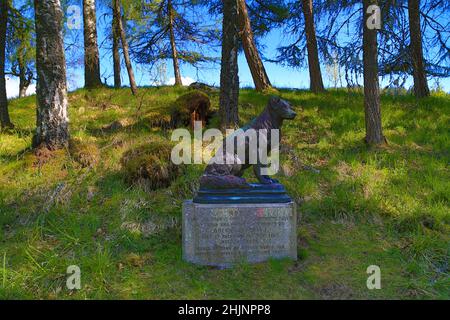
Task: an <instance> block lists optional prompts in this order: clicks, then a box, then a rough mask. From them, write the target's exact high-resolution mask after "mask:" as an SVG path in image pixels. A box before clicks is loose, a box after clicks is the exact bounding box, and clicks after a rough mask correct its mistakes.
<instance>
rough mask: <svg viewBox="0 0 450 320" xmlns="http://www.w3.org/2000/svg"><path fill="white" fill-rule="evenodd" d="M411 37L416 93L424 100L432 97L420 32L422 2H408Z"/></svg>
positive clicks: (411, 0) (410, 0)
mask: <svg viewBox="0 0 450 320" xmlns="http://www.w3.org/2000/svg"><path fill="white" fill-rule="evenodd" d="M408 15H409V36H410V38H411V58H412V64H413V76H414V93H415V95H416V97H418V98H423V97H427V96H429V95H430V89H429V88H428V83H427V76H426V73H425V66H424V62H423V50H422V31H421V30H420V0H408Z"/></svg>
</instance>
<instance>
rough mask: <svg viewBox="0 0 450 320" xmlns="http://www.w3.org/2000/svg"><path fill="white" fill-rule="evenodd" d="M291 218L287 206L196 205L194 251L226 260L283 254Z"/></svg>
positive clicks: (287, 247)
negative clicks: (212, 207)
mask: <svg viewBox="0 0 450 320" xmlns="http://www.w3.org/2000/svg"><path fill="white" fill-rule="evenodd" d="M292 218H293V213H292V210H290V209H289V208H257V207H254V208H252V207H249V208H239V209H234V208H214V209H211V208H199V211H198V214H197V215H196V220H197V221H196V238H197V241H196V242H195V246H194V250H195V252H196V254H197V255H201V256H205V257H209V256H212V255H213V256H215V257H222V258H223V259H225V260H230V259H232V260H234V259H236V258H239V257H240V256H249V255H253V256H258V257H261V256H262V257H268V256H271V255H275V256H276V255H286V254H287V253H288V251H289V249H290V241H289V236H290V233H291V232H292V230H291V229H292Z"/></svg>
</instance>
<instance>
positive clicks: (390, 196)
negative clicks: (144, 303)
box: [0, 87, 450, 299]
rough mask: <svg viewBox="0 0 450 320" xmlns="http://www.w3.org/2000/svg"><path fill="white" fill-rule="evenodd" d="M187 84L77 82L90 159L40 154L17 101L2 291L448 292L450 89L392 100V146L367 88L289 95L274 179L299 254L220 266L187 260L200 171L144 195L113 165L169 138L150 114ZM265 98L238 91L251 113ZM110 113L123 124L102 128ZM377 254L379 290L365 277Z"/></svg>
mask: <svg viewBox="0 0 450 320" xmlns="http://www.w3.org/2000/svg"><path fill="white" fill-rule="evenodd" d="M185 91H186V89H185V88H170V87H162V88H159V89H158V88H145V89H144V88H142V89H141V90H140V91H139V95H138V97H137V98H133V97H131V95H130V92H129V89H122V90H112V89H99V90H94V91H86V90H78V91H76V92H74V93H71V94H70V97H69V101H70V110H69V112H70V118H71V134H72V136H73V137H77V138H79V139H80V140H82V141H88V142H89V143H95V144H96V145H97V147H98V148H99V150H100V161H99V163H98V164H97V165H96V166H94V167H88V168H82V167H81V166H80V165H79V164H78V163H77V162H76V161H75V160H74V159H72V158H71V157H70V154H69V152H68V150H62V151H60V152H57V153H55V155H54V156H53V158H51V159H48V161H47V162H45V163H42V162H39V161H38V160H39V159H36V157H35V156H34V155H33V154H32V152H31V151H30V144H31V136H32V133H33V130H34V126H35V97H27V98H24V99H17V100H12V101H11V103H10V112H11V118H12V120H13V122H14V123H15V125H16V129H15V130H14V131H12V132H5V133H1V134H0V228H1V231H0V277H1V279H0V299H19V298H31V299H85V298H86V299H115V298H119V299H134V298H136V299H176V298H182V299H184V298H189V299H219V298H225V299H241V298H244V299H269V298H270V299H306V298H312V299H321V298H325V299H365V298H368V299H381V298H390V299H394V298H395V299H411V298H412V299H431V298H436V299H449V298H450V290H449V288H450V281H449V279H450V277H449V251H450V241H449V240H450V239H449V234H450V232H449V231H450V226H449V224H450V215H449V212H450V210H449V191H448V190H450V174H449V168H448V164H449V163H450V159H449V150H450V142H449V137H450V135H449V127H450V126H449V119H450V112H449V111H450V97H449V96H448V95H445V94H440V95H434V96H432V97H430V98H427V99H424V100H422V101H417V100H416V99H414V98H413V97H411V96H406V95H404V96H383V97H382V116H383V126H384V132H385V135H386V137H387V139H388V141H389V144H388V145H386V146H383V147H377V148H367V147H366V145H365V144H364V142H363V138H364V112H363V97H362V95H361V94H359V93H347V92H345V91H341V90H338V91H330V92H328V93H325V94H322V95H315V94H312V93H309V92H306V91H289V90H282V91H281V95H282V96H283V97H284V98H286V99H289V100H290V101H291V102H292V103H293V105H294V106H295V109H296V111H298V114H299V116H298V117H297V119H296V120H295V121H292V122H286V123H285V127H284V132H283V146H284V147H283V149H282V159H281V163H282V171H281V173H280V174H279V175H278V176H277V178H278V179H279V180H280V181H281V182H282V183H283V184H285V185H286V187H287V189H288V191H289V193H290V194H291V196H292V197H293V198H294V199H295V200H296V201H297V203H298V204H299V212H300V214H301V216H302V218H301V223H300V225H299V229H298V241H299V257H300V259H299V261H298V262H292V261H289V260H281V261H276V260H273V261H269V262H267V263H260V264H255V265H249V264H240V265H237V266H236V267H235V268H233V269H227V270H218V269H214V268H207V267H199V266H194V265H191V264H188V263H186V262H183V260H182V259H181V223H180V222H181V204H182V201H183V200H184V199H189V198H192V196H193V193H194V192H195V190H196V188H197V187H198V185H197V182H196V181H197V180H198V177H199V176H200V174H201V172H202V169H203V166H197V165H192V166H188V168H187V171H186V173H185V174H184V175H183V176H182V177H180V178H179V179H177V180H176V181H175V182H174V183H173V184H172V185H171V187H169V188H168V189H163V190H159V191H155V192H150V193H146V192H144V191H142V190H141V189H139V188H137V187H130V186H129V185H127V184H126V183H125V181H124V176H123V171H122V169H121V166H120V158H121V156H122V154H123V153H124V152H126V151H127V150H129V149H130V148H132V147H134V146H137V145H141V144H143V143H145V142H146V141H149V139H150V138H151V136H153V135H162V136H166V137H170V131H167V130H160V129H158V128H154V127H153V125H152V123H151V121H149V119H151V118H154V117H155V115H159V114H160V115H161V116H162V117H164V116H166V115H167V110H168V108H169V106H170V104H171V103H173V102H174V101H175V100H176V99H177V98H178V97H179V95H181V94H182V93H183V92H185ZM268 98H269V96H268V95H262V94H258V93H255V92H254V91H252V90H243V91H241V95H240V103H241V108H240V116H241V119H242V121H243V122H245V121H248V120H250V119H251V118H252V117H254V116H256V115H257V114H258V113H259V112H260V111H261V110H262V109H263V108H264V106H265V104H266V102H267V100H268ZM217 104H218V97H217V96H214V97H213V106H214V107H216V108H217ZM116 120H126V121H125V123H127V125H126V126H125V127H124V128H121V129H118V130H115V131H110V130H105V128H106V127H107V126H108V125H109V124H111V123H112V122H113V121H116ZM217 122H218V119H213V121H212V123H213V124H214V123H217ZM69 265H78V266H79V267H80V268H81V282H82V289H81V290H79V291H69V290H68V289H67V288H66V285H65V284H66V279H67V275H66V269H67V267H68V266H69ZM370 265H378V266H379V267H380V268H381V276H382V280H381V284H382V289H381V290H368V289H367V287H366V280H367V277H368V275H367V274H366V269H367V267H368V266H370Z"/></svg>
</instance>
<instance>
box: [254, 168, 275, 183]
mask: <svg viewBox="0 0 450 320" xmlns="http://www.w3.org/2000/svg"><path fill="white" fill-rule="evenodd" d="M264 167H265V166H264V165H262V164H254V165H253V172H254V173H255V176H256V178H257V179H258V181H259V182H260V183H262V184H272V183H278V180H275V179H272V178H270V177H269V176H268V175H263V174H262V173H261V169H262V168H264Z"/></svg>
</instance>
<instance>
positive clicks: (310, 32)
mask: <svg viewBox="0 0 450 320" xmlns="http://www.w3.org/2000/svg"><path fill="white" fill-rule="evenodd" d="M302 9H303V15H304V17H305V31H306V47H307V49H308V67H309V79H310V89H311V91H312V92H315V93H319V92H323V91H325V89H324V87H323V81H322V72H321V71H320V63H319V53H318V50H317V39H316V28H315V26H314V14H313V3H312V0H302Z"/></svg>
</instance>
